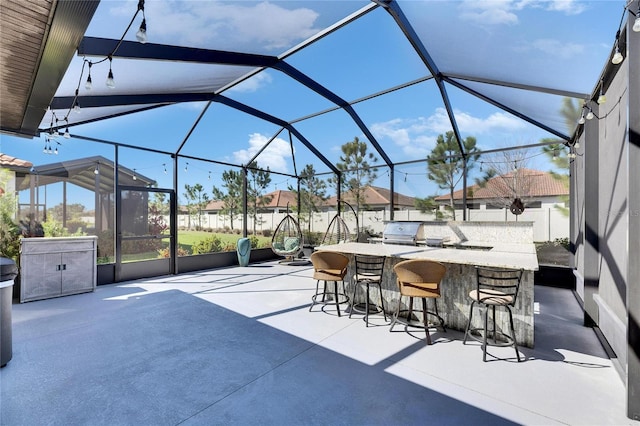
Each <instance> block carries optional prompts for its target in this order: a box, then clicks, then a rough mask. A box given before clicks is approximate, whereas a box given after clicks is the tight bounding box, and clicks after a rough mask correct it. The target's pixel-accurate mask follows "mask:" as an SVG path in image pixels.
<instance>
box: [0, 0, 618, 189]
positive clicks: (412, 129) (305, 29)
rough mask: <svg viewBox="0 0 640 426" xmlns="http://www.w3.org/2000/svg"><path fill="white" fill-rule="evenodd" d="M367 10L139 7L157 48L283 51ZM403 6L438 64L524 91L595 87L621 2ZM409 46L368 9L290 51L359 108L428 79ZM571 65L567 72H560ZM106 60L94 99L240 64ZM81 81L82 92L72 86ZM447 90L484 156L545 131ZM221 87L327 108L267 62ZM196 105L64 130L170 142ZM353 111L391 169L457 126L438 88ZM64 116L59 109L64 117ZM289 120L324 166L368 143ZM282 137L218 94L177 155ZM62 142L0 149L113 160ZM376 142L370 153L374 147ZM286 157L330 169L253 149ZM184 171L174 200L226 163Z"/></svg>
mask: <svg viewBox="0 0 640 426" xmlns="http://www.w3.org/2000/svg"><path fill="white" fill-rule="evenodd" d="M367 4H368V2H367V1H319V2H315V1H283V2H278V1H273V2H253V1H231V2H222V1H198V0H196V1H184V2H181V1H157V0H151V1H149V0H148V1H147V2H146V7H145V16H146V20H147V28H148V36H149V42H151V43H164V44H173V45H189V46H193V47H202V48H208V49H220V50H234V51H243V52H250V53H259V54H266V55H280V54H282V53H283V52H285V51H286V50H287V49H290V48H292V47H293V46H295V45H296V44H298V43H300V42H302V41H304V40H305V39H307V38H308V37H310V36H312V35H313V34H315V33H316V32H317V31H318V30H320V29H322V28H325V27H326V26H327V25H330V24H332V23H333V22H335V20H336V19H339V18H341V17H344V16H346V15H347V14H349V13H352V12H354V11H356V10H358V9H359V8H361V7H363V6H365V5H367ZM399 4H400V6H401V7H402V9H403V10H404V11H405V14H406V15H407V16H408V17H409V19H410V21H411V24H412V25H413V26H414V28H415V30H416V32H418V34H419V35H420V36H421V37H422V39H423V41H424V43H425V47H426V48H427V49H428V50H429V53H430V54H431V55H432V57H433V59H434V61H435V62H436V63H437V64H438V67H439V68H440V69H441V70H442V71H445V72H453V73H457V74H463V75H476V76H479V77H487V78H493V79H498V80H506V81H514V80H516V79H515V77H514V76H517V80H518V81H521V82H524V83H526V84H530V85H538V86H543V87H549V88H554V89H565V90H570V91H576V92H590V91H591V90H592V89H593V87H594V86H595V84H596V83H597V80H598V76H599V74H600V72H601V70H602V68H603V66H604V64H605V62H606V60H607V56H608V54H609V52H610V50H611V46H612V44H613V40H614V37H615V33H616V30H617V29H618V28H617V26H618V24H619V22H620V18H621V16H622V13H623V10H624V6H625V2H624V1H615V0H607V1H577V0H559V1H534V0H519V1H508V0H504V1H502V0H501V1H489V0H486V1H457V2H452V1H427V2H422V1H400V2H399ZM136 5H137V1H133V0H131V1H109V0H106V1H105V0H103V1H102V2H101V4H100V6H99V8H98V11H97V13H96V15H95V17H94V20H93V22H92V23H91V25H90V26H89V29H88V31H87V33H86V35H88V36H94V37H107V38H113V39H118V38H119V37H120V36H121V35H122V32H123V30H124V28H125V27H126V25H127V24H128V22H129V20H130V19H131V16H132V15H133V12H135V10H136ZM139 21H140V18H138V19H137V20H136V22H135V23H134V25H133V26H132V30H130V31H129V33H128V34H127V36H126V39H127V40H134V39H135V36H134V34H135V30H136V28H137V26H138V25H139ZM185 28H187V29H188V31H185ZM413 52H414V51H413V49H412V47H411V45H410V44H409V43H408V42H407V41H406V38H405V37H404V35H403V34H402V32H401V31H400V30H399V29H398V27H397V26H396V25H395V23H394V22H393V21H392V19H391V18H390V16H389V14H388V13H386V12H385V11H384V10H382V9H381V8H378V9H377V10H375V11H373V12H371V13H369V14H368V15H366V16H364V17H362V18H360V19H358V20H357V21H355V22H353V23H351V24H349V25H347V26H346V27H344V28H342V29H340V30H338V31H336V32H334V33H332V34H329V35H327V36H326V37H324V38H322V39H321V40H319V41H318V42H316V43H315V44H314V45H313V46H310V47H308V48H306V49H304V50H302V51H300V52H297V53H295V54H293V55H291V56H289V57H288V58H287V62H288V63H290V64H291V65H293V66H294V67H296V68H298V69H299V70H300V71H302V72H303V73H305V74H307V75H308V76H309V77H311V78H313V79H315V80H316V81H318V82H319V83H320V84H323V85H325V86H326V87H327V88H328V89H329V90H331V91H333V92H334V93H336V94H338V95H339V96H340V97H342V98H343V99H345V100H347V101H355V100H357V99H360V98H362V97H364V96H368V95H370V94H372V93H376V92H379V91H383V90H386V89H389V88H391V87H394V86H396V85H401V84H406V83H408V82H410V81H413V80H416V79H420V78H424V77H425V76H428V75H429V72H428V70H427V69H426V67H425V66H424V64H423V63H422V62H421V61H420V60H419V58H418V57H417V56H416V55H415V54H414V53H413ZM451 52H455V54H452V53H451ZM92 59H93V60H94V61H97V60H98V59H100V58H92ZM567 63H570V64H571V65H572V66H571V67H567V66H566V64H567ZM112 67H113V72H114V76H115V80H116V89H114V90H113V91H109V89H107V88H106V87H104V84H103V83H102V81H103V79H104V77H105V76H106V72H107V70H108V63H107V62H104V63H101V64H98V65H95V66H94V67H92V77H93V81H94V88H93V89H92V94H109V93H121V92H126V91H134V92H137V93H158V91H161V90H163V89H162V88H163V87H166V86H167V85H168V84H170V85H172V86H173V87H180V90H184V91H202V90H207V89H211V88H218V87H219V85H220V84H223V83H225V82H227V81H229V78H230V76H231V77H234V76H240V75H242V74H243V73H244V72H246V71H248V70H247V69H243V68H242V67H220V66H210V65H194V64H175V63H169V64H167V63H162V64H145V63H143V62H142V61H135V60H124V59H119V58H114V60H113V63H112ZM81 69H82V58H74V60H73V61H72V63H71V65H70V67H69V71H68V72H67V75H66V76H65V78H64V80H63V82H62V84H61V86H60V89H59V91H58V95H66V94H70V93H71V94H72V93H73V91H74V90H75V88H76V86H77V83H78V81H80V80H79V79H85V78H86V77H85V76H86V74H83V75H82V77H80V70H81ZM575 69H579V70H580V73H576V72H575ZM85 73H86V70H85ZM84 90H85V89H84V87H83V85H81V89H80V94H81V95H82V94H83V91H84ZM447 90H448V94H449V97H450V99H451V104H452V107H453V109H454V113H455V115H456V119H457V121H458V126H459V129H460V132H461V134H462V136H463V137H467V136H473V137H475V138H476V139H477V141H478V146H479V147H480V148H481V149H484V150H489V149H495V148H502V147H507V146H513V145H527V144H534V143H536V142H538V141H539V140H540V139H541V138H546V137H552V136H553V135H551V134H549V133H547V132H545V131H543V130H541V129H538V128H536V127H534V126H532V125H530V124H528V123H526V122H524V121H522V120H520V119H518V118H517V117H514V116H512V115H510V114H508V113H507V112H504V111H502V110H500V109H498V108H496V107H493V106H491V105H489V104H488V103H486V102H483V101H481V100H479V99H477V98H475V97H473V96H471V95H469V94H467V93H466V92H463V91H461V90H459V89H456V88H454V87H453V86H448V87H447ZM225 96H228V97H230V98H232V99H234V100H236V101H239V102H243V103H246V104H248V105H250V106H252V107H254V108H258V109H262V110H264V111H266V112H267V113H269V114H272V115H274V116H277V117H279V118H281V119H284V120H287V121H289V120H296V119H299V118H301V117H305V116H307V115H309V114H313V113H315V112H318V111H322V110H325V109H327V108H330V107H332V104H331V103H330V102H329V101H328V100H326V99H324V98H322V97H320V96H318V95H317V94H315V93H314V92H312V91H310V90H309V89H307V88H306V87H304V86H302V85H301V84H299V83H297V82H295V81H293V80H292V79H290V78H288V77H287V76H285V75H284V74H282V73H280V72H278V71H276V70H267V71H265V72H262V73H260V74H258V75H256V76H254V77H252V78H251V79H249V80H246V81H244V82H243V83H241V84H239V85H237V86H236V87H234V88H232V89H231V90H229V91H227V92H225ZM495 96H497V97H500V96H502V97H504V99H505V102H511V103H512V104H514V105H524V106H525V108H526V107H527V105H529V104H530V106H531V114H532V116H533V117H535V118H536V119H538V120H540V121H542V122H545V123H555V124H557V122H558V120H560V121H561V119H559V118H558V113H557V111H558V109H559V105H560V101H561V97H554V96H548V98H549V100H548V103H547V107H546V108H538V109H537V110H536V109H535V108H534V105H539V104H538V103H535V102H534V100H535V101H536V102H539V99H536V97H539V95H531V94H525V93H521V92H518V91H515V90H514V89H511V92H510V91H509V90H506V91H503V92H501V93H497V92H496V93H495ZM545 96H547V95H545ZM204 105H205V104H204V103H190V104H181V105H173V106H168V107H163V108H157V109H154V110H150V111H146V112H142V113H137V114H132V115H126V116H123V117H120V118H117V119H111V120H107V121H103V122H96V123H92V124H85V125H81V126H77V127H72V128H71V133H72V134H78V135H83V136H88V137H93V138H99V139H102V140H107V141H113V142H120V143H124V144H129V145H139V146H144V147H148V148H153V149H158V150H163V151H175V149H177V147H178V146H180V145H181V144H182V142H183V141H184V140H185V138H186V136H187V135H188V134H189V131H190V129H191V127H192V125H193V124H194V123H195V121H196V120H197V118H198V116H199V115H200V114H201V112H202V110H203V108H204ZM354 109H355V111H356V112H357V113H358V115H359V116H360V117H361V118H362V120H363V122H364V123H365V124H366V125H367V126H368V128H369V129H370V131H371V132H372V134H373V135H374V136H375V137H376V139H377V140H378V142H379V143H380V145H381V146H382V147H383V148H384V149H385V151H386V152H387V154H388V155H389V157H391V159H392V161H393V162H396V163H399V162H410V161H414V160H420V159H424V158H425V156H426V155H427V154H428V153H429V152H430V151H431V149H432V148H433V146H434V144H435V140H436V138H437V136H438V135H439V134H443V133H445V132H446V131H448V130H450V129H451V126H450V123H449V121H448V118H447V115H446V111H445V109H444V106H443V103H442V99H441V97H440V95H439V92H438V90H437V88H436V86H435V85H434V84H433V82H432V81H427V82H423V83H418V84H415V85H412V86H410V87H407V88H404V89H401V90H398V91H395V92H392V93H388V94H385V95H382V96H378V97H376V98H373V99H369V100H366V101H363V102H359V103H356V104H354ZM64 114H65V112H64V111H61V112H60V115H61V116H62V115H64ZM80 114H81V115H82V114H84V117H88V116H90V114H91V112H90V111H88V110H86V109H85V110H83V111H82V112H81V113H80ZM48 117H49V116H46V117H45V120H44V124H43V126H44V127H46V125H47V123H48V122H47V120H49V119H50V118H48ZM79 117H80V116H79ZM78 119H80V118H78ZM295 126H296V128H297V129H298V130H299V131H300V132H301V133H302V134H303V135H304V136H305V137H306V138H307V139H308V140H309V141H311V142H312V143H313V144H314V145H315V146H317V147H318V149H319V150H320V151H321V152H322V154H323V155H324V156H326V157H327V158H328V159H329V160H330V161H332V162H336V161H339V156H340V146H341V145H342V144H344V143H346V142H349V141H351V140H353V138H354V137H358V138H360V139H361V140H366V137H365V135H364V134H363V132H362V131H361V129H359V128H358V127H357V126H356V125H355V124H354V123H353V121H352V120H351V119H350V118H349V117H348V115H347V114H346V113H345V112H343V111H334V112H329V113H326V114H323V115H320V116H317V117H314V118H310V119H307V120H304V121H300V122H297V123H296V124H295ZM279 130H280V128H279V127H278V126H276V125H274V124H272V123H268V122H265V121H262V120H260V119H257V118H255V117H251V116H247V115H246V114H243V113H241V112H239V111H236V110H233V109H231V108H228V107H226V106H224V105H222V104H217V103H213V104H211V105H210V107H209V108H208V109H207V111H206V113H204V115H203V117H202V119H201V121H200V124H199V125H198V126H197V127H196V128H195V130H194V131H193V133H192V134H191V135H190V137H189V139H188V140H187V142H186V143H185V145H184V148H183V150H182V151H181V153H182V154H184V155H189V156H194V157H203V158H207V159H209V160H215V161H221V162H229V163H234V164H236V163H237V164H243V163H245V162H246V161H248V159H249V158H251V157H252V156H253V155H254V154H255V153H256V152H258V150H260V149H261V147H262V146H263V145H264V144H265V143H266V142H267V141H268V140H270V139H271V138H273V137H274V135H275V134H276V133H277V132H278V131H279ZM564 131H567V132H568V130H564ZM58 140H59V141H60V142H61V145H59V146H58V148H59V154H58V155H49V154H44V153H42V148H43V146H44V144H45V141H44V138H43V137H40V138H35V139H33V140H29V139H23V138H15V137H12V136H8V135H4V134H3V135H0V151H2V152H3V153H6V154H9V155H12V156H15V157H18V158H21V159H25V160H29V161H31V162H33V163H34V164H35V165H36V166H37V165H41V164H48V163H52V162H58V161H65V160H72V159H76V158H81V157H86V156H93V155H103V156H105V157H107V158H111V159H113V158H114V153H113V148H112V147H111V146H110V145H106V144H100V143H87V142H84V141H80V140H78V139H75V138H72V139H58ZM370 150H372V151H373V147H370ZM539 152H540V150H539V149H536V150H533V151H530V152H529V153H528V154H527V156H529V157H531V159H530V160H529V164H528V166H529V167H530V168H538V169H542V170H549V169H551V168H552V167H553V164H552V163H550V162H549V161H548V160H547V159H546V158H545V157H544V156H540V155H537V154H539ZM294 156H295V168H296V169H297V171H300V170H301V169H302V168H303V167H304V166H305V164H308V163H313V164H314V165H315V166H316V170H317V171H318V172H325V171H327V170H328V169H327V168H326V167H325V166H324V165H323V164H322V163H321V162H320V161H319V160H317V159H316V158H314V156H313V154H312V153H311V152H309V150H308V149H307V148H306V147H305V146H304V145H303V144H301V143H300V141H298V140H297V139H295V138H294V153H293V155H292V151H291V146H290V143H289V135H288V133H287V132H282V133H280V134H279V135H278V137H277V138H276V139H275V140H274V141H273V142H272V143H271V144H270V145H269V147H268V148H267V149H265V150H264V152H263V153H262V154H261V155H260V156H259V157H258V163H259V164H260V166H262V167H269V168H270V169H271V170H274V171H280V172H283V173H290V174H292V173H293V172H294V163H293V158H294ZM119 158H120V161H121V162H122V163H123V164H124V165H126V166H127V167H128V168H130V169H136V171H137V172H139V173H141V174H144V175H146V176H149V177H150V178H152V179H155V180H157V182H158V184H159V186H161V187H165V188H166V187H171V184H172V180H171V179H172V178H171V171H172V163H171V159H170V158H168V157H167V156H164V155H160V154H154V153H148V152H141V151H137V150H130V149H125V148H123V149H121V150H120V152H119ZM378 158H380V156H379V155H378ZM187 162H188V163H189V164H187ZM379 164H382V160H380V161H379ZM178 167H179V170H180V173H179V187H178V193H179V196H182V192H183V190H182V188H183V187H184V184H194V183H202V184H203V185H204V186H205V188H206V189H208V188H210V187H211V186H213V185H218V186H219V185H220V176H221V175H222V172H223V171H224V170H227V169H228V168H229V167H227V166H224V165H220V164H214V163H209V162H203V161H195V160H185V159H181V160H180V161H179V166H178ZM185 168H186V171H185ZM165 169H167V173H166V174H165V172H164V171H165ZM387 176H388V174H387V172H386V171H383V172H381V173H380V178H379V179H378V181H377V182H376V184H378V185H380V186H388V184H389V180H388V177H387ZM288 184H291V185H293V184H294V180H293V179H289V178H286V177H283V176H278V175H273V176H272V186H271V188H270V189H286V186H287V185H288ZM395 185H396V190H397V191H398V192H401V193H405V194H407V195H412V196H428V195H434V194H441V193H443V191H442V190H441V189H438V188H437V187H436V186H435V185H434V184H433V183H431V182H429V181H428V180H427V179H426V177H425V166H424V163H420V164H406V165H402V166H398V167H397V168H396V181H395ZM53 191H54V190H52V192H53Z"/></svg>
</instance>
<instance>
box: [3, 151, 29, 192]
mask: <svg viewBox="0 0 640 426" xmlns="http://www.w3.org/2000/svg"><path fill="white" fill-rule="evenodd" d="M32 167H33V163H31V162H30V161H26V160H21V159H19V158H16V157H12V156H10V155H7V154H2V153H0V169H5V170H8V171H9V173H10V175H9V177H8V181H7V182H6V183H4V185H5V186H6V188H5V187H4V186H0V195H2V194H4V193H5V192H15V191H16V188H17V187H18V184H17V182H16V178H23V177H24V176H25V175H27V174H28V173H29V171H30V170H31V168H32Z"/></svg>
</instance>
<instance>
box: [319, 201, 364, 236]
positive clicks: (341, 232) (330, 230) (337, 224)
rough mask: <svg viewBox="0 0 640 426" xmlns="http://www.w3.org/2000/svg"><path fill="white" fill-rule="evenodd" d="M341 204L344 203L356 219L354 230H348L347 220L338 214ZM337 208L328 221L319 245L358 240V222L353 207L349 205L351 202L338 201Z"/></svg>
mask: <svg viewBox="0 0 640 426" xmlns="http://www.w3.org/2000/svg"><path fill="white" fill-rule="evenodd" d="M341 204H345V205H346V206H347V207H348V208H349V209H350V210H351V213H352V214H353V217H354V218H355V220H356V231H355V232H353V233H352V232H351V231H350V230H349V225H347V222H346V221H345V220H344V218H343V217H342V216H341V215H340V205H341ZM337 209H338V212H337V213H336V215H335V216H334V217H333V219H331V222H329V226H328V227H327V230H326V232H325V234H324V237H323V238H322V242H321V243H320V245H329V244H340V243H347V242H354V241H358V229H359V224H358V215H357V214H356V212H355V210H353V207H351V204H349V203H347V202H346V201H342V200H340V201H339V202H338V206H337ZM345 211H346V209H345Z"/></svg>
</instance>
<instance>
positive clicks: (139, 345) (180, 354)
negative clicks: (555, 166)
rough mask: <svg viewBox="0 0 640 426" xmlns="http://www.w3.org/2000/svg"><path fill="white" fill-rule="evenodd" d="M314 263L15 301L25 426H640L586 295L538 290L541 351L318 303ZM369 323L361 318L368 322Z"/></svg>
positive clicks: (1, 405) (7, 417) (15, 362)
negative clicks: (485, 356) (487, 355)
mask: <svg viewBox="0 0 640 426" xmlns="http://www.w3.org/2000/svg"><path fill="white" fill-rule="evenodd" d="M311 275H312V271H311V267H310V266H287V265H280V264H278V263H277V262H269V263H262V264H252V265H249V266H248V267H233V268H225V269H217V270H207V271H200V272H197V273H189V274H182V275H176V276H167V277H160V278H154V279H147V280H136V281H131V282H127V283H120V284H117V285H115V284H114V285H108V286H100V287H98V289H97V290H96V291H95V292H94V293H87V294H81V295H75V296H68V297H62V298H57V299H50V300H42V301H37V302H29V303H25V304H17V303H16V304H14V305H13V312H12V315H13V359H12V360H11V361H10V362H9V363H8V364H7V366H6V367H5V368H2V369H1V370H0V387H1V399H0V413H1V415H0V423H1V424H2V425H6V426H12V425H29V426H33V425H49V424H51V425H178V424H184V425H218V424H220V425H223V424H224V425H233V424H243V425H247V424H277V425H306V424H330V425H339V424H356V425H375V424H385V425H399V424H404V425H424V424H438V425H445V424H456V425H469V424H473V425H480V424H491V425H495V424H511V423H515V424H530V425H534V424H535V425H553V424H570V425H622V424H635V425H637V424H639V422H634V421H632V420H630V419H628V418H627V417H626V415H625V412H626V409H625V406H626V402H625V399H626V392H625V388H624V384H623V382H622V381H621V379H620V376H619V375H618V374H617V372H616V371H615V368H614V366H613V363H612V361H611V360H610V359H609V358H608V357H607V354H606V352H605V351H604V349H603V348H602V346H601V345H600V343H599V341H598V339H597V338H596V335H595V333H594V331H593V330H592V329H590V328H585V327H583V326H582V325H581V322H582V311H581V310H580V308H579V305H578V303H577V302H576V300H575V298H574V296H573V294H572V292H571V291H568V290H564V289H558V288H552V287H539V286H538V287H536V290H535V293H536V309H537V314H536V318H535V321H536V323H535V327H536V334H535V339H536V347H535V349H527V348H521V354H522V355H524V357H525V361H524V362H521V363H517V362H515V353H514V351H513V349H512V348H500V349H501V350H497V349H495V348H493V349H492V350H491V352H492V353H493V354H494V355H496V356H497V357H498V358H491V361H490V362H486V363H484V362H482V351H481V348H480V346H479V344H477V343H475V342H474V343H472V344H468V345H463V344H462V337H463V333H461V332H458V331H453V330H449V331H448V332H446V333H442V332H437V333H434V334H433V340H434V344H433V345H431V346H427V345H425V343H424V340H423V338H424V335H423V334H421V333H416V334H415V336H413V335H410V334H408V333H405V332H404V331H402V327H396V329H395V330H397V331H394V332H393V333H390V332H389V327H388V326H387V325H385V324H384V321H383V319H382V317H381V316H375V317H372V318H373V319H372V320H373V322H374V323H375V324H376V326H373V327H368V328H367V327H365V324H364V322H363V321H362V319H361V316H357V317H356V316H354V317H353V318H352V319H349V318H348V316H346V315H343V316H342V317H338V316H337V315H336V312H335V310H334V309H333V308H327V309H325V310H324V311H321V310H320V308H319V307H318V306H316V308H314V311H313V312H309V303H310V298H311V294H312V293H313V291H314V289H315V281H313V280H312V279H311ZM356 318H357V319H356Z"/></svg>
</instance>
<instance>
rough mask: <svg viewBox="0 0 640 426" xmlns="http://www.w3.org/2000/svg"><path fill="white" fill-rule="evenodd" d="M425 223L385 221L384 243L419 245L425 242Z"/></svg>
mask: <svg viewBox="0 0 640 426" xmlns="http://www.w3.org/2000/svg"><path fill="white" fill-rule="evenodd" d="M424 241H425V238H424V224H423V223H422V222H403V221H390V222H387V223H385V225H384V231H383V232H382V242H383V243H384V244H404V245H412V246H415V245H418V243H424Z"/></svg>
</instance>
